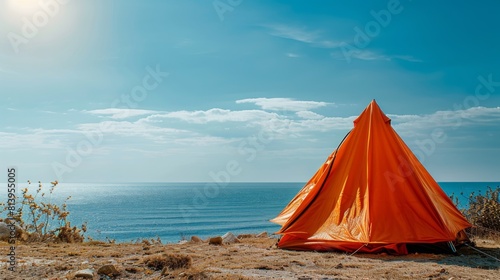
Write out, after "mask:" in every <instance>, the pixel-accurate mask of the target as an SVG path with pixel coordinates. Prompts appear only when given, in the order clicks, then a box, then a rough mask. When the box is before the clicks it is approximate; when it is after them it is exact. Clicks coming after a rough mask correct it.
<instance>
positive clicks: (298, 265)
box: [0, 235, 500, 280]
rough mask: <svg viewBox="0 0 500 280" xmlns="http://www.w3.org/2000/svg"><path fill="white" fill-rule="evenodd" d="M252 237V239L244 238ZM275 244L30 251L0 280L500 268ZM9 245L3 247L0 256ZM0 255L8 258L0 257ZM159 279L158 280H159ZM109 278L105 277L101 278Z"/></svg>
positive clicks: (349, 275) (444, 273)
mask: <svg viewBox="0 0 500 280" xmlns="http://www.w3.org/2000/svg"><path fill="white" fill-rule="evenodd" d="M248 236H251V235H248ZM275 244H276V239H274V238H269V237H261V238H257V237H253V236H252V237H248V238H241V241H240V242H236V243H232V244H224V245H209V244H208V242H193V241H190V242H187V241H184V242H181V243H179V244H161V243H159V242H155V241H154V240H143V241H142V242H137V243H118V244H112V243H105V242H102V241H91V242H84V243H73V244H67V243H29V244H19V245H17V248H16V254H17V260H18V264H17V271H16V272H10V271H8V270H7V269H6V268H7V264H6V262H5V261H4V262H2V263H4V265H3V269H4V271H5V272H2V279H51V280H56V279H84V278H79V277H75V274H76V272H78V271H80V270H85V269H90V270H91V271H93V278H88V279H99V275H98V274H97V271H98V270H99V269H100V268H101V267H103V266H106V265H113V266H114V267H115V268H116V270H117V271H118V272H119V274H118V275H116V276H115V277H108V278H101V279H304V280H305V279H423V278H425V279H496V277H497V276H498V275H499V274H500V262H498V261H495V260H494V259H491V258H487V257H485V256H484V255H481V254H480V253H478V252H476V251H474V250H472V249H470V248H467V247H462V248H460V249H459V251H458V254H457V255H450V254H429V253H416V254H409V255H405V256H391V255H387V254H355V255H352V256H350V255H348V254H345V253H342V252H326V253H319V252H303V251H288V250H282V249H278V248H276V246H275ZM476 244H477V248H478V249H479V250H481V251H484V252H487V253H489V254H490V255H493V256H496V257H497V258H498V257H500V241H499V240H496V241H494V240H485V239H484V240H476ZM8 248H9V244H8V243H6V242H0V251H2V252H7V250H8ZM2 255H6V254H3V253H2ZM164 255H175V256H183V257H186V258H189V262H190V265H189V267H187V268H179V269H170V270H169V269H166V270H165V271H163V273H162V271H161V270H155V269H153V268H151V267H149V266H148V265H146V264H145V263H144V261H145V259H147V258H151V257H156V256H164ZM162 274H163V275H162ZM103 277H107V276H103Z"/></svg>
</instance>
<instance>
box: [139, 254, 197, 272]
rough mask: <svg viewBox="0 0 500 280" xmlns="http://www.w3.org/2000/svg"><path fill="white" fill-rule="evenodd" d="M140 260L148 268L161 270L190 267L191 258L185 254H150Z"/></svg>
mask: <svg viewBox="0 0 500 280" xmlns="http://www.w3.org/2000/svg"><path fill="white" fill-rule="evenodd" d="M142 262H143V263H144V264H145V265H146V266H147V267H149V268H151V269H154V270H162V269H164V268H167V269H170V270H174V269H179V268H190V267H191V264H192V262H193V260H192V259H191V257H190V256H186V255H173V254H168V255H152V256H147V257H145V258H143V259H142Z"/></svg>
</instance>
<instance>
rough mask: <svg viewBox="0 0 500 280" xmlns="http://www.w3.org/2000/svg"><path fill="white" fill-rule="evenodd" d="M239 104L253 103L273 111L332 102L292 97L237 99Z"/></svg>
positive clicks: (308, 108) (304, 109)
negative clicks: (294, 98)
mask: <svg viewBox="0 0 500 280" xmlns="http://www.w3.org/2000/svg"><path fill="white" fill-rule="evenodd" d="M236 103H237V104H242V103H253V104H255V105H257V106H259V107H261V108H262V109H263V110H271V111H294V112H299V111H308V110H311V109H315V108H319V107H324V106H327V105H328V104H330V103H327V102H318V101H302V100H293V99H291V98H248V99H241V100H237V101H236Z"/></svg>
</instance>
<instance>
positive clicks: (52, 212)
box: [0, 181, 87, 243]
mask: <svg viewBox="0 0 500 280" xmlns="http://www.w3.org/2000/svg"><path fill="white" fill-rule="evenodd" d="M28 184H30V185H31V181H28ZM58 184H59V182H58V181H54V182H51V186H50V188H49V190H48V192H47V191H46V190H44V187H43V185H42V183H41V182H38V188H37V189H36V191H35V193H33V194H31V193H30V192H29V190H28V188H24V189H22V190H21V194H22V200H20V201H19V204H18V205H17V210H16V211H15V212H14V215H13V217H11V218H12V219H14V220H15V222H16V224H17V225H19V227H20V228H21V229H22V231H23V233H24V235H25V236H26V237H25V238H24V237H22V238H20V239H21V240H23V241H27V242H68V243H76V242H82V241H83V239H84V237H83V233H84V232H85V231H86V230H87V228H86V224H83V225H82V226H81V228H77V227H71V225H70V223H69V221H68V216H69V214H70V213H69V211H68V209H67V204H66V202H67V201H68V200H69V199H70V197H68V198H66V199H65V200H64V201H63V203H62V205H57V204H55V203H52V194H53V192H54V189H55V188H56V186H57V185H58ZM1 206H3V207H1ZM7 210H8V207H7V205H5V204H2V203H0V216H1V215H3V214H4V212H5V213H9V214H10V211H9V212H8V211H7Z"/></svg>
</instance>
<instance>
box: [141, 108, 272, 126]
mask: <svg viewBox="0 0 500 280" xmlns="http://www.w3.org/2000/svg"><path fill="white" fill-rule="evenodd" d="M276 117H277V115H276V114H275V113H269V112H265V111H262V110H241V111H231V110H226V109H219V108H213V109H210V110H206V111H175V112H170V113H166V114H156V115H152V116H150V117H148V118H146V121H148V122H157V121H158V120H159V119H162V118H171V119H178V120H182V121H185V122H189V123H196V124H204V123H208V122H250V121H262V120H269V119H271V118H276Z"/></svg>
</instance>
